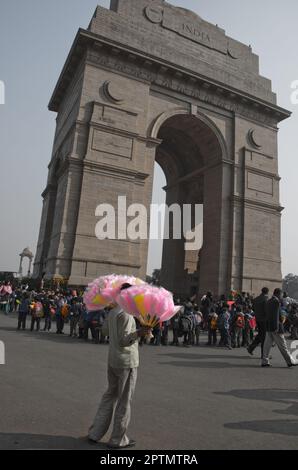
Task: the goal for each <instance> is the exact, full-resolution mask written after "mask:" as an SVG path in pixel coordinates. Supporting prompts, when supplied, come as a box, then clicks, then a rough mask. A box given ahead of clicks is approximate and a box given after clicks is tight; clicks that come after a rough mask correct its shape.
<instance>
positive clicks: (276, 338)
mask: <svg viewBox="0 0 298 470" xmlns="http://www.w3.org/2000/svg"><path fill="white" fill-rule="evenodd" d="M281 298H282V291H281V289H275V291H274V293H273V297H272V298H271V299H270V300H268V302H267V304H266V339H265V344H264V354H263V358H262V367H271V364H270V361H269V355H270V350H271V348H272V345H273V343H275V344H276V345H277V347H278V349H279V350H280V352H281V354H282V356H283V358H284V359H285V361H286V363H287V365H288V367H293V366H297V365H298V364H297V363H296V362H295V361H294V358H293V357H292V356H291V354H290V352H289V350H288V346H287V343H286V340H285V336H284V328H283V323H284V320H285V319H284V317H283V316H282V315H281Z"/></svg>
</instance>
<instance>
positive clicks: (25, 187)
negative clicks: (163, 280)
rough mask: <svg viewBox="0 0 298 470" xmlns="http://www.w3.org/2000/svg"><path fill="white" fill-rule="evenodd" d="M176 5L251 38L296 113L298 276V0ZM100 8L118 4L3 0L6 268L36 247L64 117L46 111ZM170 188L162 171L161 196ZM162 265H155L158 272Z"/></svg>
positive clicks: (291, 216) (0, 74)
mask: <svg viewBox="0 0 298 470" xmlns="http://www.w3.org/2000/svg"><path fill="white" fill-rule="evenodd" d="M171 3H173V4H174V5H179V6H183V7H185V8H189V9H191V10H193V11H196V12H197V13H198V14H199V15H200V16H202V17H203V18H204V19H206V20H207V21H210V22H212V23H217V24H218V25H219V26H220V27H222V28H224V29H225V30H226V32H227V34H228V35H229V36H232V37H234V38H235V39H237V40H239V41H241V42H244V43H246V44H251V45H252V47H253V51H254V52H255V53H257V54H258V55H259V56H260V66H261V74H262V75H264V76H266V77H268V78H271V79H272V82H273V89H274V91H276V92H277V93H278V103H279V105H281V106H283V107H285V108H288V109H290V110H292V111H293V116H292V118H291V119H289V120H287V121H285V122H284V123H282V124H281V125H280V135H279V161H280V175H281V176H282V187H281V190H282V194H281V203H282V205H283V206H285V207H286V209H285V211H284V214H283V230H282V252H283V273H284V274H286V273H288V272H294V273H298V250H297V243H296V238H297V236H298V233H297V230H298V219H297V210H296V206H297V202H298V201H297V186H298V181H297V177H298V152H297V147H298V145H297V144H298V105H296V106H295V105H293V104H291V101H290V96H291V92H292V90H291V83H292V82H293V81H294V80H298V28H297V18H298V2H297V0H284V1H283V2H279V1H277V0H275V1H272V0H262V1H260V0H250V1H249V2H243V1H239V0H186V1H182V0H172V1H171ZM97 4H100V5H102V6H105V7H108V6H109V0H50V1H49V0H0V80H2V81H4V82H5V85H6V104H5V105H0V155H1V170H0V175H1V184H0V203H1V219H0V221H1V222H0V223H1V229H0V271H1V270H17V268H18V263H19V257H18V254H19V253H20V252H21V251H22V249H23V248H24V247H26V246H30V247H31V249H32V250H33V252H35V249H36V242H37V237H38V230H39V221H40V215H41V203H42V200H41V196H40V195H41V193H42V191H43V189H44V188H45V184H46V177H47V165H48V163H49V160H50V155H51V147H52V142H53V137H54V129H55V114H54V113H51V112H49V111H48V110H47V104H48V102H49V98H50V96H51V94H52V91H53V89H54V86H55V83H56V81H57V79H58V76H59V74H60V71H61V68H62V66H63V64H64V62H65V59H66V56H67V54H68V51H69V49H70V46H71V44H72V41H73V39H74V36H75V34H76V32H77V29H78V28H79V27H84V28H86V27H87V26H88V23H89V21H90V18H91V16H92V14H93V12H94V10H95V7H96V5H97ZM163 184H164V180H163V175H160V172H159V173H158V177H157V178H156V193H155V199H157V200H158V199H160V197H161V196H160V193H161V189H160V188H161V186H162V185H163ZM153 251H154V250H153ZM153 251H152V250H151V253H152V252H153ZM154 258H155V259H156V255H155V256H154ZM154 264H155V263H153V262H151V263H150V269H151V268H152V267H153V265H154Z"/></svg>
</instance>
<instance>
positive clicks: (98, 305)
mask: <svg viewBox="0 0 298 470" xmlns="http://www.w3.org/2000/svg"><path fill="white" fill-rule="evenodd" d="M126 283H128V284H131V285H134V284H139V285H141V284H145V283H144V281H142V280H141V279H138V278H136V277H134V276H126V275H117V274H109V275H107V276H101V277H99V278H97V279H95V280H94V281H93V282H91V283H90V284H89V285H88V287H87V289H86V291H85V293H84V303H85V305H86V308H87V310H89V311H96V310H101V309H103V308H105V307H107V306H108V305H111V304H113V303H115V299H116V297H117V295H118V294H119V292H120V289H121V286H122V285H123V284H126Z"/></svg>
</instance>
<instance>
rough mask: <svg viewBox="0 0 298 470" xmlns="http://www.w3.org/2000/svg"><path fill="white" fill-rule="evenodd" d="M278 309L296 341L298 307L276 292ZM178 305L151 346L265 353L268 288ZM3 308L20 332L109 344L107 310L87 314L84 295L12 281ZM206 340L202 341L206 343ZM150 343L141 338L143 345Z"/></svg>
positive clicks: (1, 292) (3, 289)
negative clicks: (15, 285)
mask: <svg viewBox="0 0 298 470" xmlns="http://www.w3.org/2000/svg"><path fill="white" fill-rule="evenodd" d="M275 294H277V295H278V297H279V298H278V308H279V311H280V314H279V315H280V322H279V325H278V328H279V331H281V330H282V333H283V334H284V333H287V332H288V334H289V337H290V338H291V339H293V340H294V339H298V305H297V303H296V302H295V301H294V300H293V299H290V298H289V297H288V295H287V294H286V293H282V292H281V291H279V290H278V289H276V291H275V293H274V295H273V297H275ZM175 303H176V304H177V305H182V308H181V310H180V311H179V312H178V314H177V315H176V316H175V317H174V318H172V320H170V321H167V322H164V323H163V324H161V325H158V326H157V327H155V328H154V329H153V332H152V335H151V338H150V341H149V344H151V345H153V346H160V345H162V346H168V345H173V346H177V347H178V346H184V347H191V346H200V345H202V344H206V345H208V346H213V347H215V346H221V347H226V348H228V349H233V348H241V347H244V348H247V350H248V352H249V353H250V354H253V352H254V350H255V348H256V347H257V346H258V345H261V348H262V354H263V348H264V342H265V338H266V332H267V330H266V324H267V323H268V322H267V315H268V313H267V311H266V309H267V307H268V305H270V299H269V290H268V289H267V288H264V289H263V290H262V293H261V295H260V296H258V297H256V298H253V297H252V296H251V295H250V294H246V293H231V295H230V296H229V297H228V298H226V297H225V296H222V297H221V298H220V299H219V300H215V299H214V298H213V295H212V293H211V292H208V293H207V294H206V295H204V296H203V297H202V299H201V300H200V303H199V305H198V304H197V303H196V302H195V301H193V300H191V299H187V300H186V301H184V302H183V301H181V299H179V298H176V299H175ZM0 306H1V310H2V311H3V312H4V314H6V315H9V314H10V313H11V312H17V313H18V324H17V329H18V330H25V329H26V328H29V329H30V330H31V331H34V330H35V331H43V332H50V331H52V330H53V329H54V330H55V332H56V334H60V335H61V334H68V335H69V337H73V338H78V339H83V340H85V341H88V339H89V338H90V339H91V340H92V341H93V342H94V343H96V344H105V343H108V338H107V337H105V336H104V334H103V325H104V322H105V320H106V318H107V316H108V314H109V309H108V308H106V309H104V310H99V311H97V312H88V311H87V310H86V307H85V305H84V303H83V292H77V291H75V290H73V291H71V290H66V291H62V290H40V291H39V292H36V291H33V290H31V291H29V289H28V286H21V287H18V288H13V287H12V285H11V284H10V283H9V282H6V283H3V284H2V285H1V286H0ZM202 338H204V342H203V340H202ZM145 343H148V339H146V338H141V339H140V345H141V346H142V345H143V344H145Z"/></svg>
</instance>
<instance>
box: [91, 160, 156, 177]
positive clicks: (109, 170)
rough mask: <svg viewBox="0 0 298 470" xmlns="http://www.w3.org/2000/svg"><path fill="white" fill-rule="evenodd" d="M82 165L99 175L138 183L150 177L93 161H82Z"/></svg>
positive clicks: (135, 171)
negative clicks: (118, 177)
mask: <svg viewBox="0 0 298 470" xmlns="http://www.w3.org/2000/svg"><path fill="white" fill-rule="evenodd" d="M82 164H83V166H84V167H85V168H87V169H89V170H95V171H98V172H100V173H101V174H105V175H107V176H113V177H115V176H117V175H118V176H120V177H124V178H126V179H135V180H138V181H139V182H144V181H145V180H146V179H147V178H148V177H149V176H150V175H149V174H148V173H141V172H139V171H137V170H134V169H128V168H123V167H121V166H115V165H110V164H105V163H100V162H94V161H93V160H87V159H84V160H82Z"/></svg>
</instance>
